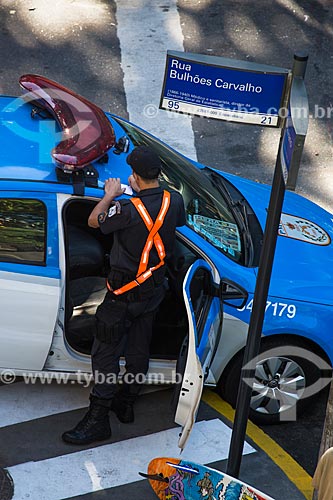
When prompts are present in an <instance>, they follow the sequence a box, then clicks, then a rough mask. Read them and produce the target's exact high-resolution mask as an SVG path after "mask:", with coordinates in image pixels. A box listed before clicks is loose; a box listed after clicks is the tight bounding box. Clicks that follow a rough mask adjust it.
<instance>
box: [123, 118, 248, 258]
mask: <svg viewBox="0 0 333 500" xmlns="http://www.w3.org/2000/svg"><path fill="white" fill-rule="evenodd" d="M113 118H114V119H115V120H116V121H117V122H118V123H119V125H121V127H122V128H123V129H124V130H125V131H126V134H127V135H128V136H129V138H130V139H131V141H132V142H133V144H134V145H135V146H139V145H146V146H148V147H150V148H151V149H153V150H154V151H155V152H156V153H157V154H158V156H159V157H160V159H161V162H162V174H161V177H162V178H161V179H160V181H161V186H162V187H165V188H171V189H175V190H177V191H179V192H180V193H181V194H182V196H183V199H184V203H185V209H186V224H187V226H189V227H190V228H191V229H193V230H194V231H195V232H196V233H198V234H200V236H201V237H203V238H204V239H205V240H207V241H209V243H211V244H212V245H214V246H215V247H216V248H217V249H218V250H219V251H221V252H223V253H224V254H225V255H227V256H228V257H229V258H230V259H232V260H234V261H236V262H239V263H240V264H244V263H245V255H244V244H243V237H242V232H241V228H240V227H239V224H237V221H236V219H235V217H234V214H233V210H232V209H231V207H230V205H229V204H228V202H227V200H226V199H225V197H223V196H222V194H221V191H220V190H219V189H218V188H217V186H216V182H214V178H213V177H212V176H211V175H207V172H209V173H211V171H210V170H209V171H208V169H207V172H205V170H206V169H203V170H202V169H198V168H196V167H195V166H194V165H193V164H192V163H191V162H190V161H189V160H188V159H186V158H185V157H183V156H182V155H180V154H178V153H177V152H176V151H174V150H172V149H171V148H169V147H168V146H167V145H165V144H163V143H161V142H160V141H159V140H158V139H155V138H154V137H152V136H151V135H149V134H148V133H145V132H144V131H143V130H142V129H140V128H138V127H136V126H135V125H133V124H130V123H128V122H127V121H125V120H122V119H121V118H119V117H115V116H113Z"/></svg>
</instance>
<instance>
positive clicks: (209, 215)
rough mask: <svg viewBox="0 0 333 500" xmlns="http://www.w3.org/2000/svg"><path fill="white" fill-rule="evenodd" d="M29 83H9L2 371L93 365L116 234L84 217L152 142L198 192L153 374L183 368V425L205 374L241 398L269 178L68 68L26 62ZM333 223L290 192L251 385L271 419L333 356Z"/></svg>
mask: <svg viewBox="0 0 333 500" xmlns="http://www.w3.org/2000/svg"><path fill="white" fill-rule="evenodd" d="M20 85H21V87H22V88H23V90H24V94H23V96H22V97H18V98H17V97H8V96H1V97H0V116H1V124H0V127H1V133H0V137H1V153H0V155H1V156H0V317H1V322H0V371H4V370H12V371H14V373H15V374H17V375H20V374H22V373H26V372H30V373H43V374H51V373H54V372H57V373H67V374H70V375H72V376H73V377H75V376H76V374H77V373H89V372H90V370H91V368H90V348H91V344H92V331H93V328H92V325H93V321H94V313H95V311H96V308H97V306H98V304H99V303H100V302H101V301H102V300H103V297H104V295H105V293H106V288H105V278H106V276H107V273H108V253H109V251H110V248H111V247H112V236H111V235H106V236H105V235H103V234H102V233H101V232H100V231H99V229H92V228H89V227H88V225H87V219H88V216H89V214H90V212H91V210H92V208H93V206H94V205H95V204H96V203H97V202H98V200H99V199H100V198H101V197H102V196H103V193H104V190H103V187H104V181H105V179H107V178H109V177H120V179H121V182H122V183H124V184H127V179H128V176H129V175H130V173H131V171H130V167H129V166H128V165H127V163H126V156H127V153H128V152H129V151H131V150H132V148H134V147H135V146H138V145H147V146H149V147H150V148H152V149H154V150H155V151H156V152H157V154H158V155H159V157H160V159H161V162H162V165H163V170H162V175H161V179H160V182H161V185H162V186H163V187H164V186H165V187H166V188H171V189H175V190H178V191H179V192H181V194H182V195H183V198H184V201H185V208H186V216H187V223H186V226H184V227H182V228H179V229H178V233H177V248H176V264H175V268H174V269H172V270H171V269H170V270H169V271H168V281H169V290H168V292H167V295H166V297H165V300H164V302H163V303H162V305H161V307H160V310H159V313H158V316H157V318H156V323H155V326H154V336H153V341H152V344H151V361H150V369H149V373H148V376H147V382H148V383H154V382H164V383H165V382H172V381H174V379H175V373H176V371H177V370H178V371H179V370H181V371H182V372H184V377H183V381H182V384H181V390H180V391H179V399H180V405H179V406H178V409H177V412H176V421H177V422H178V423H180V424H181V425H183V426H184V428H185V431H186V432H184V433H183V439H184V440H185V439H186V436H187V434H188V429H189V428H190V426H191V423H192V422H193V416H194V415H195V412H196V409H197V406H198V403H199V400H200V395H201V390H202V384H203V381H204V383H205V384H208V385H212V386H216V387H217V390H218V391H219V393H220V394H221V395H222V396H223V397H224V398H225V399H226V400H227V401H229V402H231V403H232V404H234V403H235V400H236V395H237V387H238V380H239V377H240V370H241V366H242V356H243V351H244V346H245V344H246V338H247V331H248V324H249V320H250V315H251V309H252V304H253V294H254V289H255V284H256V277H257V270H258V263H259V255H260V250H261V246H262V238H263V228H264V225H265V220H266V212H267V206H268V201H269V196H270V187H269V186H266V185H262V184H258V183H254V182H251V181H249V180H246V179H244V178H240V177H238V176H235V175H231V174H227V173H224V172H220V171H217V170H215V169H213V168H209V167H207V166H204V165H201V164H198V163H195V162H193V161H191V160H189V159H187V158H185V157H184V156H182V155H181V154H179V153H177V152H176V151H175V150H173V149H172V148H170V147H169V146H167V145H166V144H164V143H163V142H161V141H160V140H158V139H156V138H155V137H153V136H152V135H150V134H149V133H147V132H145V131H144V130H142V129H141V128H139V127H138V126H136V125H134V124H132V123H130V122H128V121H126V120H124V119H123V118H120V117H117V116H114V115H112V114H109V113H104V112H103V111H102V110H101V109H100V108H98V107H97V106H95V105H94V104H93V103H91V102H89V101H87V100H86V99H85V98H83V97H81V96H78V95H77V94H75V93H74V92H72V91H70V90H68V89H66V88H65V87H63V86H61V85H59V84H57V83H56V82H53V81H51V80H48V79H46V78H43V77H40V76H37V75H25V76H23V77H21V78H20ZM123 196H129V195H128V194H126V193H125V194H124V195H123ZM332 237H333V216H332V215H331V214H330V213H328V212H326V211H325V210H323V209H322V208H320V207H319V206H317V205H315V204H314V203H312V202H310V201H308V200H306V199H304V198H302V197H300V196H298V195H297V194H295V193H292V192H287V193H286V195H285V200H284V205H283V213H282V216H281V224H280V228H279V236H278V242H277V248H276V255H275V260H274V266H273V271H272V279H271V285H270V289H269V297H268V300H267V305H266V312H265V321H264V326H263V331H262V342H261V351H262V354H261V355H260V357H259V358H258V360H257V362H256V363H257V364H256V375H255V383H254V387H253V395H252V399H251V415H252V417H253V418H256V419H257V420H261V421H262V422H267V423H269V422H275V421H277V420H279V419H280V417H281V415H282V414H284V413H285V412H288V411H290V409H293V408H295V406H296V405H297V406H300V405H301V403H303V399H302V398H301V396H302V394H303V393H304V391H306V389H307V388H309V387H311V386H312V385H313V384H315V383H316V380H317V379H318V377H319V369H318V366H317V364H318V363H317V362H316V361H318V360H322V362H323V363H325V365H326V366H328V365H331V364H332V362H333V342H332V340H333V334H332V330H331V326H332V323H333V248H332ZM221 299H222V300H221ZM286 346H287V348H286ZM304 353H306V354H304ZM177 360H178V368H176V365H177ZM319 364H320V363H319ZM181 439H182V438H181Z"/></svg>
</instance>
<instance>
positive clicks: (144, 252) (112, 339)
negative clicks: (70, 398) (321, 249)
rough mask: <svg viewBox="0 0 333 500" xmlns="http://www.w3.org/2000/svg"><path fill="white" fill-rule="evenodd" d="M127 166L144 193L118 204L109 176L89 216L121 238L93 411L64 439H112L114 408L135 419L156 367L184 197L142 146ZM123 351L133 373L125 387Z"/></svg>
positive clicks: (105, 307) (101, 319) (102, 326)
mask: <svg viewBox="0 0 333 500" xmlns="http://www.w3.org/2000/svg"><path fill="white" fill-rule="evenodd" d="M127 163H128V164H129V165H130V166H131V167H132V175H131V176H130V177H129V183H130V185H131V187H132V188H133V190H134V191H135V192H136V193H137V194H136V196H135V197H134V198H131V199H127V200H125V199H121V200H117V201H114V199H115V198H117V197H118V196H120V195H121V194H123V189H122V188H121V184H120V180H119V179H108V180H106V182H105V194H104V197H103V199H102V200H101V201H100V202H99V203H98V204H97V205H96V206H95V208H94V209H93V211H92V212H91V214H90V216H89V220H88V224H89V226H90V227H94V228H97V227H99V228H100V229H101V231H102V233H104V234H110V233H112V234H113V237H114V238H113V245H112V248H111V252H110V273H109V276H108V279H107V288H108V292H107V294H106V297H105V300H104V301H103V303H102V304H101V305H100V306H99V307H98V309H97V311H96V332H95V337H94V343H93V346H92V352H91V356H92V369H93V375H94V387H93V389H92V392H91V395H90V406H89V410H88V412H87V414H86V415H85V416H84V418H83V419H82V420H81V421H80V422H79V423H78V424H77V426H76V427H75V428H74V429H72V430H70V431H68V432H65V433H64V434H63V436H62V438H63V440H64V441H66V442H69V443H74V444H88V443H91V442H93V441H102V440H105V439H108V438H109V437H110V436H111V428H110V422H109V417H108V413H109V411H110V410H113V411H114V412H115V413H116V415H117V417H118V419H119V420H120V421H121V422H123V423H129V422H133V421H134V412H133V403H134V401H135V399H136V398H137V396H138V394H139V391H140V388H141V386H142V383H143V381H144V376H145V375H146V373H147V371H148V365H149V347H150V341H151V336H152V325H153V320H154V316H155V313H156V311H157V308H158V306H159V304H160V303H161V301H162V300H163V298H164V294H165V289H166V285H165V271H166V265H167V263H168V261H171V260H172V256H173V247H174V243H175V230H176V227H177V226H182V225H184V224H185V210H184V202H183V199H182V197H181V195H180V194H179V193H178V192H176V191H171V192H168V191H163V190H162V189H161V188H160V186H159V181H158V176H159V174H160V171H161V163H160V159H159V157H158V155H157V154H156V153H155V152H154V151H152V150H150V149H149V148H147V147H145V146H139V147H136V148H135V149H133V151H132V152H131V153H130V154H129V155H128V156H127ZM122 355H124V357H125V361H126V373H125V375H124V377H123V382H122V384H121V385H120V390H118V389H117V376H118V373H119V358H120V357H121V356H122Z"/></svg>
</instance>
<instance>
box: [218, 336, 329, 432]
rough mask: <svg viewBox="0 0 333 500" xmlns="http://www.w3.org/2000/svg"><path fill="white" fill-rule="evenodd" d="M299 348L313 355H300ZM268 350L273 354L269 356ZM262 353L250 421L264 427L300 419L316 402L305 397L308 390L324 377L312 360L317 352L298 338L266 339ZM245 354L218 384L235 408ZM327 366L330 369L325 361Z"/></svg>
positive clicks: (225, 373) (257, 364) (231, 365)
mask: <svg viewBox="0 0 333 500" xmlns="http://www.w3.org/2000/svg"><path fill="white" fill-rule="evenodd" d="M286 346H288V347H289V346H290V349H289V351H290V352H291V353H292V354H288V353H287V354H286V351H287V352H288V349H286ZM299 349H303V350H304V349H305V350H306V351H307V353H308V354H309V356H307V357H305V356H304V353H303V355H297V351H298V350H299ZM272 350H273V351H272ZM267 351H270V353H269V354H268V356H267V357H266V356H265V353H266V352H267ZM271 351H272V352H271ZM274 351H276V352H274ZM260 352H261V354H260V355H259V360H258V362H257V363H256V371H255V381H254V384H253V391H252V395H251V403H250V413H249V418H250V419H251V420H252V421H253V422H255V423H257V424H260V425H265V424H267V425H268V424H276V423H280V422H283V421H291V420H296V419H297V418H298V417H299V416H300V415H301V414H302V413H303V412H304V410H305V409H306V407H307V406H308V404H309V402H310V401H311V400H312V397H307V398H306V399H305V398H302V395H303V393H304V390H305V389H306V388H309V387H310V386H311V385H312V384H314V383H315V382H316V381H318V379H319V378H320V377H321V376H322V372H321V369H320V367H318V366H317V365H316V364H314V362H313V361H311V360H310V359H308V358H309V357H311V354H312V355H314V353H313V351H310V350H309V347H308V346H306V344H305V343H301V342H300V341H298V340H297V339H294V338H290V339H286V337H284V338H280V337H275V338H274V337H269V338H266V339H264V340H263V342H262V345H261V349H260ZM280 353H281V354H280ZM300 353H301V351H300ZM301 354H302V353H301ZM243 355H244V350H242V351H241V352H240V353H238V354H237V355H236V356H235V357H234V358H233V359H232V360H231V362H230V363H229V365H228V366H227V368H226V370H225V371H224V373H223V375H222V377H221V379H220V381H219V383H218V385H217V391H218V393H219V394H220V395H221V396H222V398H223V399H224V400H225V401H227V402H228V403H230V404H231V405H232V406H233V407H234V408H235V407H236V400H237V393H238V386H239V380H240V373H241V368H242V363H243ZM323 364H324V365H325V366H327V364H326V362H325V361H324V360H323Z"/></svg>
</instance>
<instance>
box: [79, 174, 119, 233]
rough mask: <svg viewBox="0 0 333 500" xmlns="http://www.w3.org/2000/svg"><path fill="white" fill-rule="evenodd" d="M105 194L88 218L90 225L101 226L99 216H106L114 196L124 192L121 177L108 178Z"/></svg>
mask: <svg viewBox="0 0 333 500" xmlns="http://www.w3.org/2000/svg"><path fill="white" fill-rule="evenodd" d="M104 191H105V194H104V196H103V198H102V199H101V201H100V202H98V203H97V205H96V206H95V208H94V209H93V211H92V212H91V214H90V215H89V219H88V226H89V227H94V228H97V227H99V216H101V215H102V217H104V218H105V215H106V212H107V210H108V209H109V206H110V204H111V202H112V200H113V199H114V198H116V197H117V196H120V195H121V194H123V192H124V189H122V188H121V184H120V179H119V178H118V179H111V178H110V179H107V180H106V181H105V185H104Z"/></svg>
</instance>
